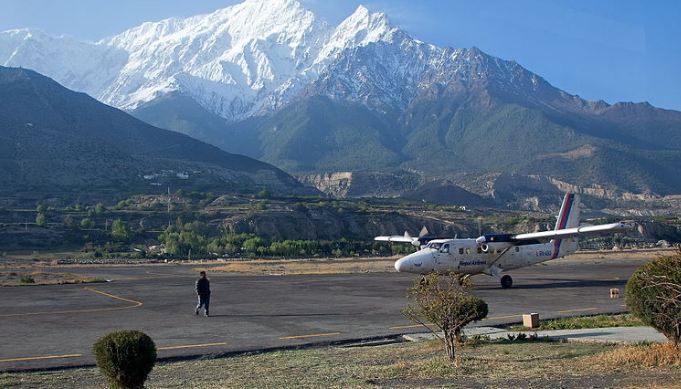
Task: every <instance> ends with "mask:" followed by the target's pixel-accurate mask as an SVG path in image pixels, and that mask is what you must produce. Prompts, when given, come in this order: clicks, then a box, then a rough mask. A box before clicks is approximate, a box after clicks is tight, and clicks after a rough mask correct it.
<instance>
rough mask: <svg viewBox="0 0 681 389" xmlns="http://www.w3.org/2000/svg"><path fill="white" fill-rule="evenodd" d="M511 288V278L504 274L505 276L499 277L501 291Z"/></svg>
mask: <svg viewBox="0 0 681 389" xmlns="http://www.w3.org/2000/svg"><path fill="white" fill-rule="evenodd" d="M511 286H513V278H511V276H509V275H508V274H506V275H505V276H503V277H501V287H502V288H503V289H508V288H510V287H511Z"/></svg>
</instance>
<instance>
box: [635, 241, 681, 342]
mask: <svg viewBox="0 0 681 389" xmlns="http://www.w3.org/2000/svg"><path fill="white" fill-rule="evenodd" d="M625 293H626V302H627V306H628V307H629V309H630V310H631V312H632V313H633V314H634V315H636V316H638V317H639V318H640V319H641V320H642V321H643V322H644V323H646V324H647V325H649V326H651V327H653V328H655V329H656V330H658V331H660V332H661V333H663V334H664V336H666V337H667V339H669V340H670V341H671V342H673V343H674V344H675V345H678V344H679V342H681V252H679V253H678V254H676V255H671V256H665V257H660V258H658V259H656V260H654V261H651V262H648V263H646V264H645V265H643V266H641V267H640V268H638V269H637V270H636V271H635V272H634V274H633V275H632V276H631V278H630V279H629V281H628V282H627V286H626V289H625Z"/></svg>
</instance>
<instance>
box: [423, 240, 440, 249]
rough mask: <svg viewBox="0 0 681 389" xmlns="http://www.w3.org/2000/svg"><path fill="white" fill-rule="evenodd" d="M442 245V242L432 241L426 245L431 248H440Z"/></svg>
mask: <svg viewBox="0 0 681 389" xmlns="http://www.w3.org/2000/svg"><path fill="white" fill-rule="evenodd" d="M441 246H442V243H436V242H430V243H428V246H426V247H428V248H430V249H435V250H439V249H440V247H441Z"/></svg>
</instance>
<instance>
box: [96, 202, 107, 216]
mask: <svg viewBox="0 0 681 389" xmlns="http://www.w3.org/2000/svg"><path fill="white" fill-rule="evenodd" d="M104 212H106V207H105V206H104V204H102V203H97V204H96V205H95V215H101V214H103V213H104Z"/></svg>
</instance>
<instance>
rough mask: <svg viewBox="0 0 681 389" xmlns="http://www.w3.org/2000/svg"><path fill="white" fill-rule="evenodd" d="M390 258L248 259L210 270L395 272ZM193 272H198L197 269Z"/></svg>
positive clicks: (268, 273)
mask: <svg viewBox="0 0 681 389" xmlns="http://www.w3.org/2000/svg"><path fill="white" fill-rule="evenodd" d="M397 259H399V257H390V258H372V259H359V258H340V259H324V260H319V259H291V260H286V261H273V260H266V259H262V260H252V261H235V262H230V263H226V264H224V265H218V266H213V267H211V268H210V270H211V271H220V272H228V273H236V274H246V275H258V274H260V275H299V274H351V273H379V272H380V273H385V272H389V271H395V267H394V266H395V261H396V260H397ZM196 270H199V269H198V268H197V269H196Z"/></svg>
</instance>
